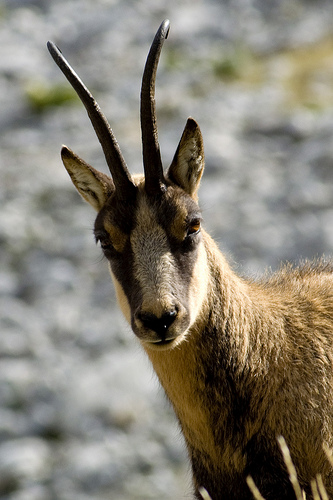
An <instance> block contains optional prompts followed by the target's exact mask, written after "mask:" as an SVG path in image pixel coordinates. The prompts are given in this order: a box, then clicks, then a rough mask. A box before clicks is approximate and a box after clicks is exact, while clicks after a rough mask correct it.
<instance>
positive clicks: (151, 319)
mask: <svg viewBox="0 0 333 500" xmlns="http://www.w3.org/2000/svg"><path fill="white" fill-rule="evenodd" d="M176 316H177V310H176V309H172V310H170V311H166V312H165V313H163V314H162V316H161V317H160V318H159V317H157V316H155V314H151V313H146V312H140V313H138V314H137V319H138V320H140V321H141V323H142V324H143V326H144V327H145V328H148V329H149V330H153V331H154V332H156V333H157V334H158V336H159V337H161V338H163V339H165V337H166V332H167V330H168V328H169V327H170V326H171V325H172V323H173V322H174V320H175V319H176Z"/></svg>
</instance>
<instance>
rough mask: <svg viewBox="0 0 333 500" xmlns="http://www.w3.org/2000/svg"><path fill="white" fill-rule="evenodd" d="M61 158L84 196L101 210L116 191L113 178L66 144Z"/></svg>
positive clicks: (95, 207)
mask: <svg viewBox="0 0 333 500" xmlns="http://www.w3.org/2000/svg"><path fill="white" fill-rule="evenodd" d="M61 158H62V161H63V163H64V165H65V168H66V170H67V172H68V173H69V175H70V177H71V179H72V182H73V184H74V186H75V187H76V189H77V190H78V192H79V193H80V195H81V196H82V198H83V199H84V200H85V201H87V202H88V203H89V204H90V205H91V206H92V207H93V208H94V209H95V210H96V211H97V212H99V211H100V210H101V208H102V207H103V205H104V204H105V202H106V200H107V199H108V198H109V196H110V195H111V194H112V193H113V192H114V189H115V188H114V184H113V181H112V179H111V178H110V177H108V176H107V175H105V174H103V173H102V172H99V171H98V170H96V169H94V168H93V167H91V166H90V165H89V164H88V163H86V162H85V161H84V160H82V159H81V158H80V157H79V156H77V155H76V154H75V153H73V151H72V150H71V149H69V148H67V147H66V146H63V147H62V150H61Z"/></svg>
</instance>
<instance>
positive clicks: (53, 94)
mask: <svg viewBox="0 0 333 500" xmlns="http://www.w3.org/2000/svg"><path fill="white" fill-rule="evenodd" d="M25 95H26V98H27V100H28V103H29V105H30V106H31V107H32V108H33V110H34V111H37V112H38V113H42V112H43V111H45V110H47V109H48V108H51V107H54V106H62V105H63V104H67V103H68V102H78V97H77V95H76V94H75V92H74V90H73V89H72V88H71V87H70V86H69V85H68V84H67V83H63V84H62V83H59V84H55V85H47V84H46V83H44V82H42V81H34V82H30V83H29V84H28V85H27V86H26V88H25Z"/></svg>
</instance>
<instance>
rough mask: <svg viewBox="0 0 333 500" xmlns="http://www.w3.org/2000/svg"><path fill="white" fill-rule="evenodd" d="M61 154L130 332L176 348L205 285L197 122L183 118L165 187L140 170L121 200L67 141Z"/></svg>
mask: <svg viewBox="0 0 333 500" xmlns="http://www.w3.org/2000/svg"><path fill="white" fill-rule="evenodd" d="M62 159H63V162H64V165H65V167H66V169H67V171H68V173H69V174H70V176H71V178H72V181H73V183H74V185H75V187H76V188H77V190H78V191H79V193H80V194H81V195H82V197H83V198H84V199H85V200H86V201H87V202H88V203H90V205H92V206H93V207H94V208H95V210H97V211H98V215H97V218H96V221H95V228H94V231H95V238H96V241H97V242H99V243H100V245H101V248H102V250H103V252H104V255H105V257H106V258H107V260H108V262H109V265H110V271H111V276H112V278H113V281H114V284H115V288H116V292H117V298H118V302H119V305H120V307H121V309H122V311H123V313H124V315H125V317H126V319H127V320H128V322H129V323H130V324H131V326H132V329H133V331H134V333H135V334H136V335H137V336H138V338H139V339H140V340H141V341H142V342H143V343H144V345H145V346H146V347H149V348H152V349H169V348H172V347H175V346H176V345H178V344H179V342H181V341H182V340H183V339H184V337H185V336H186V333H187V331H188V329H189V327H190V326H191V325H192V324H193V323H194V322H195V320H196V317H197V314H198V312H199V310H200V308H201V305H202V302H203V300H204V296H205V291H206V290H205V285H204V283H205V275H206V274H207V273H206V264H205V262H206V261H205V258H206V254H205V251H204V246H203V244H202V241H201V240H202V233H201V213H200V209H199V206H198V204H197V190H198V187H199V182H200V178H201V175H202V172H203V168H204V154H203V141H202V136H201V132H200V129H199V127H198V125H197V123H196V122H195V121H194V120H193V119H191V118H189V119H188V121H187V124H186V126H185V130H184V132H183V135H182V138H181V140H180V143H179V146H178V148H177V151H176V154H175V156H174V159H173V162H172V164H171V166H170V168H169V170H168V173H167V175H166V178H165V185H164V187H163V189H161V190H160V191H159V192H157V193H154V194H150V193H149V192H147V189H146V182H145V178H144V176H142V175H141V176H134V177H133V179H132V180H133V185H134V186H135V188H134V189H133V191H131V193H130V194H129V195H128V196H126V197H125V198H124V197H123V196H122V193H121V192H120V193H119V192H118V191H117V189H116V188H115V186H114V183H113V181H112V179H111V178H110V177H108V176H107V175H105V174H102V173H101V172H98V171H97V170H95V169H94V168H93V167H91V166H90V165H88V164H87V163H85V162H84V161H83V160H81V159H80V158H79V157H78V156H77V155H75V154H74V153H73V152H72V151H71V150H69V149H68V148H66V147H64V148H63V150H62Z"/></svg>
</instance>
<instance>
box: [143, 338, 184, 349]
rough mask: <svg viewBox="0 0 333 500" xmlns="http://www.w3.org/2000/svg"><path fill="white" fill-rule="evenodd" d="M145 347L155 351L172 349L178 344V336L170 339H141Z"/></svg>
mask: <svg viewBox="0 0 333 500" xmlns="http://www.w3.org/2000/svg"><path fill="white" fill-rule="evenodd" d="M141 342H142V344H144V346H145V347H148V348H149V349H151V350H154V351H166V350H168V349H172V348H173V347H175V346H176V345H177V344H178V341H177V338H174V339H169V340H155V341H147V340H143V341H141Z"/></svg>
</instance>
